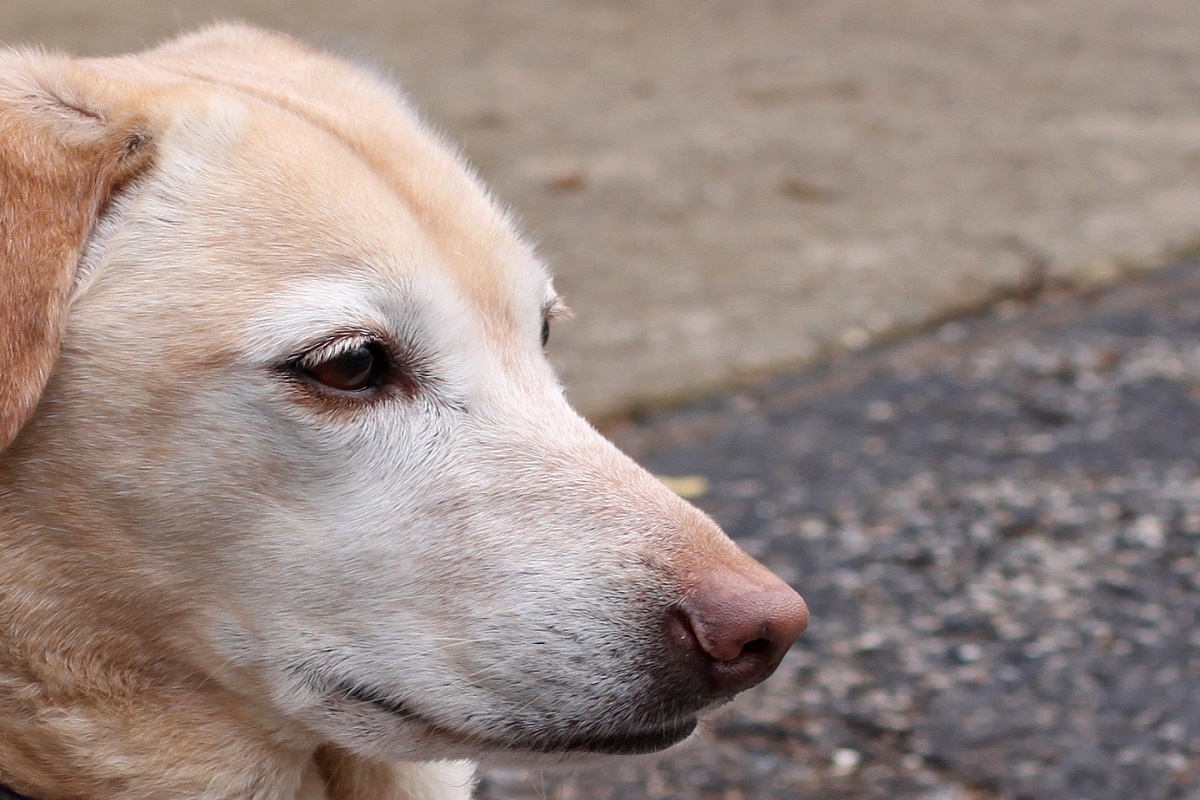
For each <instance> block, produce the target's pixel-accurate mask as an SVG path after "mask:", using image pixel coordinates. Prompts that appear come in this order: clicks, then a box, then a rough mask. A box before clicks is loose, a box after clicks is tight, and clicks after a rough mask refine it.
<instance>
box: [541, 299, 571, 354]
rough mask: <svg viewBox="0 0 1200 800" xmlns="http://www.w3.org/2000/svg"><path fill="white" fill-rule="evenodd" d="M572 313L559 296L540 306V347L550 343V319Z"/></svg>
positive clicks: (560, 317) (563, 317)
mask: <svg viewBox="0 0 1200 800" xmlns="http://www.w3.org/2000/svg"><path fill="white" fill-rule="evenodd" d="M571 315H572V312H571V309H570V308H568V307H567V304H566V303H564V302H563V301H562V298H561V297H556V298H554V299H553V300H551V301H550V302H549V303H547V304H546V305H545V307H543V308H542V331H541V334H542V347H543V348H544V347H545V346H546V345H547V344H549V343H550V321H551V320H554V319H566V318H569V317H570V316H571Z"/></svg>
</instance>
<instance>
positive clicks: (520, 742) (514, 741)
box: [336, 681, 697, 756]
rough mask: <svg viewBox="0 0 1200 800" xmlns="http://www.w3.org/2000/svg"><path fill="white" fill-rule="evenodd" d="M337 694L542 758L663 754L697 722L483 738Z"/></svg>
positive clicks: (350, 691)
mask: <svg viewBox="0 0 1200 800" xmlns="http://www.w3.org/2000/svg"><path fill="white" fill-rule="evenodd" d="M336 688H337V690H338V692H339V693H340V694H341V695H342V696H343V697H345V698H347V699H349V700H356V701H358V702H360V703H366V704H368V705H372V706H375V707H376V708H378V709H380V710H381V711H385V712H387V713H388V715H390V716H393V717H396V718H399V719H401V720H403V721H406V722H416V723H420V724H422V725H425V726H428V727H429V728H431V729H432V730H434V731H436V732H438V733H441V734H443V735H446V736H450V737H451V738H454V739H458V740H461V741H463V742H466V743H470V744H472V745H475V746H479V747H486V748H488V749H495V750H517V751H525V752H534V753H541V754H545V755H564V756H566V755H571V754H573V753H575V754H584V753H592V754H597V755H643V754H646V753H654V752H657V751H659V750H665V749H666V748H668V747H670V746H671V745H674V744H678V743H679V742H681V741H683V740H684V739H686V738H687V737H688V736H690V735H691V733H692V731H694V730H695V729H696V724H697V723H696V719H695V718H690V719H686V720H683V721H681V722H673V723H670V724H667V725H663V726H662V727H660V728H655V729H652V730H649V731H636V732H632V731H631V732H616V733H611V734H588V735H583V736H569V735H567V736H555V735H545V734H542V735H533V736H524V737H522V736H513V737H496V738H493V737H491V736H488V735H486V734H472V733H466V732H462V731H455V730H448V729H446V728H443V727H442V726H440V725H437V724H435V723H433V722H432V721H431V720H429V719H427V718H425V717H423V716H422V715H421V714H419V713H418V712H417V711H415V710H414V709H413V708H412V707H410V706H409V705H407V704H406V703H404V702H403V701H402V700H397V699H396V698H394V697H389V696H388V695H387V694H386V693H385V692H383V691H381V690H379V689H374V688H371V687H369V686H364V685H362V684H357V683H351V682H349V681H343V682H341V683H339V684H338V685H337V687H336Z"/></svg>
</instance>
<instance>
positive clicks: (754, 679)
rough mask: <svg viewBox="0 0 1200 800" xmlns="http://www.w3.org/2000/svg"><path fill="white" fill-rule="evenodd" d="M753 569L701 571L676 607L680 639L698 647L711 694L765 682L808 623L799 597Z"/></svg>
mask: <svg viewBox="0 0 1200 800" xmlns="http://www.w3.org/2000/svg"><path fill="white" fill-rule="evenodd" d="M755 567H758V568H757V569H756V570H754V571H742V570H738V569H733V568H724V569H721V570H719V571H717V572H715V573H711V574H709V575H707V576H706V577H705V579H704V580H703V582H702V583H701V584H700V585H698V586H697V587H695V588H694V589H692V591H690V592H689V593H688V595H687V598H686V599H685V600H684V602H683V603H682V605H681V606H680V608H679V618H678V624H679V625H680V626H682V627H683V628H684V630H683V631H681V632H680V634H681V637H680V638H683V639H685V640H690V644H691V646H692V647H693V649H698V650H699V651H700V660H701V661H702V662H703V664H704V667H703V668H704V669H706V670H707V672H708V677H709V681H710V685H711V687H712V691H713V694H714V695H715V696H717V697H728V696H730V695H734V694H737V693H738V692H740V691H743V690H745V689H749V688H750V687H751V686H754V685H756V684H758V683H760V682H762V681H764V680H766V678H767V677H768V676H769V675H770V674H771V673H772V672H774V671H775V668H776V667H778V666H779V662H780V661H782V660H783V656H784V654H785V653H786V652H787V651H788V648H790V647H791V646H792V645H793V644H794V643H795V641H796V639H798V638H799V637H800V634H801V633H803V632H804V629H805V628H807V627H808V606H806V605H805V603H804V600H803V598H801V597H800V595H799V594H797V593H796V591H795V590H794V589H792V587H790V586H788V585H787V584H786V583H784V582H783V581H781V580H780V579H779V578H777V577H775V576H774V575H773V574H771V573H770V572H768V571H767V570H766V568H764V567H760V566H758V565H757V564H755Z"/></svg>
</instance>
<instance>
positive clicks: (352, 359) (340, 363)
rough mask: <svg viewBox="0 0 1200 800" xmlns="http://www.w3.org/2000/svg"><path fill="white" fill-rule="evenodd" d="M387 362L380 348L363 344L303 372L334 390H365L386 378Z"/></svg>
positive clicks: (304, 369)
mask: <svg viewBox="0 0 1200 800" xmlns="http://www.w3.org/2000/svg"><path fill="white" fill-rule="evenodd" d="M386 363H387V361H386V357H385V356H384V354H383V353H382V352H380V351H379V350H378V348H377V347H375V346H373V345H369V344H361V345H359V346H358V347H355V348H352V349H350V350H347V351H345V352H343V353H339V354H337V355H336V356H334V357H332V358H329V359H327V360H325V361H322V362H320V363H319V364H314V365H313V366H311V367H305V368H303V369H302V370H301V371H302V372H303V373H304V374H305V375H307V376H308V377H310V378H312V379H313V380H314V381H316V382H317V383H319V384H321V385H322V386H327V387H329V388H330V389H336V390H338V391H339V392H361V391H365V390H367V389H371V388H374V387H376V386H378V385H379V384H380V383H381V382H382V381H383V373H384V368H385V365H386Z"/></svg>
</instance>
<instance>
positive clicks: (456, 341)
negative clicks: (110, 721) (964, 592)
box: [0, 27, 807, 758]
mask: <svg viewBox="0 0 1200 800" xmlns="http://www.w3.org/2000/svg"><path fill="white" fill-rule="evenodd" d="M0 110H2V112H3V113H2V114H0V180H3V181H4V183H3V185H2V186H0V214H2V217H0V219H2V220H3V225H4V227H3V230H2V235H0V247H4V248H5V249H4V251H2V256H0V270H2V272H0V295H2V296H3V298H4V305H3V307H2V309H0V326H2V327H3V331H4V339H3V346H2V347H0V389H2V391H3V394H2V395H0V447H5V446H7V449H6V451H5V452H4V453H3V455H2V456H0V487H3V494H4V500H3V502H4V503H5V504H6V505H5V509H4V510H5V513H6V514H7V516H6V517H4V519H8V520H10V521H11V520H14V519H17V518H19V519H20V525H21V526H22V527H21V530H22V531H26V532H28V531H37V532H40V533H39V535H41V536H42V537H43V539H44V542H43V544H37V543H36V542H35V543H34V544H28V543H26V544H23V545H22V548H23V549H22V550H21V552H30V551H36V552H37V558H39V559H41V560H40V561H39V563H47V562H54V563H56V564H59V565H60V568H61V569H64V570H68V573H69V574H67V575H65V576H61V575H60V576H59V579H58V580H57V581H56V582H55V586H54V587H53V589H51V588H50V587H46V591H53V593H54V596H55V603H56V604H57V606H56V607H57V608H58V609H59V612H58V615H57V617H56V619H57V620H58V621H59V626H60V628H61V630H62V631H65V633H63V634H62V635H61V636H60V639H58V640H55V641H56V642H57V644H56V645H55V646H57V647H63V648H69V647H71V646H76V645H71V644H69V643H68V642H86V646H87V647H90V648H91V649H90V650H89V651H88V653H87V655H86V659H87V660H88V661H89V663H96V664H99V665H100V666H99V667H97V669H98V670H100V671H102V670H103V662H104V659H105V658H106V657H108V656H107V654H110V653H111V652H114V651H117V650H120V649H121V648H130V647H135V646H136V647H139V648H141V649H143V650H147V651H150V652H153V654H154V661H155V664H156V665H157V667H158V668H160V669H164V666H163V665H168V666H170V665H177V666H178V674H180V675H199V676H202V677H203V682H204V684H205V685H209V686H214V687H221V689H222V690H223V691H226V692H230V693H232V694H234V695H235V696H237V697H241V698H244V699H245V702H246V703H247V704H250V705H253V706H254V708H255V709H256V716H257V717H258V718H260V719H262V720H263V723H262V724H263V726H264V728H270V729H271V730H273V731H278V732H281V733H280V735H287V736H291V737H294V738H295V737H299V738H305V737H308V738H309V739H311V740H312V741H314V742H316V743H326V742H327V743H335V744H337V745H339V746H341V747H343V748H346V749H347V750H350V751H353V752H357V753H361V754H364V755H368V756H377V757H386V758H433V757H437V758H445V757H458V756H464V757H503V756H508V757H520V756H530V757H548V756H549V757H559V756H562V757H567V756H570V755H573V754H580V753H624V752H644V751H650V750H655V749H660V748H662V747H665V746H668V745H670V744H672V743H674V742H676V741H679V740H681V739H682V738H685V737H686V736H687V735H688V734H689V733H690V732H691V731H692V729H693V728H694V726H695V724H696V718H697V715H698V714H701V713H702V712H703V711H704V710H706V709H707V708H710V707H712V706H713V705H715V704H718V703H720V702H722V701H724V700H725V699H727V698H728V697H730V696H732V695H733V694H735V693H737V692H738V691H741V690H742V689H745V688H747V687H749V686H751V685H753V684H755V683H757V682H758V681H760V680H762V679H763V678H764V677H766V675H768V674H769V673H770V672H771V671H772V670H773V669H774V668H775V666H776V665H777V664H778V662H779V659H780V658H781V657H782V655H783V652H784V651H785V650H786V649H787V648H788V647H789V646H790V645H791V643H792V642H793V641H794V639H795V638H796V637H797V636H798V635H799V634H800V632H801V631H802V629H803V628H804V626H805V624H806V620H807V613H806V611H805V609H804V605H803V602H802V601H801V600H800V598H799V596H798V595H796V594H795V592H793V591H792V590H791V589H790V588H789V587H787V586H786V585H784V584H783V583H782V582H780V581H779V580H778V579H776V578H774V577H773V576H771V575H770V574H769V573H768V572H767V571H766V570H765V569H764V568H763V567H761V566H760V565H758V564H757V563H756V562H754V561H753V560H752V559H750V558H749V557H748V556H746V555H744V554H743V553H741V552H740V551H739V550H738V549H737V548H736V546H735V545H734V544H733V543H732V542H731V541H730V540H729V539H728V538H726V537H725V535H724V534H723V533H722V532H721V531H720V530H719V529H718V528H717V527H716V526H715V525H714V524H713V523H712V522H711V521H710V520H709V519H708V518H706V517H705V516H704V515H702V514H701V513H700V512H698V511H697V510H695V509H694V508H692V507H691V506H690V505H688V504H686V503H685V502H683V501H682V500H680V499H679V498H678V497H676V496H675V495H673V494H672V493H671V492H670V491H668V490H667V489H666V488H665V487H664V486H662V485H661V484H660V483H659V482H658V481H657V480H655V479H654V478H653V477H652V476H650V475H648V474H647V473H646V472H644V471H643V470H641V469H640V468H639V467H637V466H636V465H635V464H633V463H632V462H631V461H630V460H629V459H627V458H626V457H625V456H623V455H622V454H621V453H619V452H618V451H617V450H616V449H615V448H614V447H612V446H611V445H610V444H608V443H607V442H606V441H605V440H604V439H603V438H601V437H600V436H599V435H598V434H597V433H596V432H595V431H594V430H593V429H592V428H591V427H590V426H589V425H588V424H587V423H586V422H584V421H583V420H582V419H581V418H580V417H578V416H577V415H576V414H575V412H574V411H572V409H571V408H570V407H569V406H568V404H567V402H566V401H565V399H564V397H563V392H562V389H561V387H560V385H559V383H558V381H557V379H556V378H555V375H554V373H553V371H552V369H551V367H550V366H549V364H548V362H547V360H546V358H545V355H544V352H543V345H544V336H545V331H546V328H547V325H548V324H549V323H550V321H551V318H552V317H554V316H555V315H556V314H557V313H558V309H559V308H560V307H561V304H560V302H559V300H558V298H557V296H556V295H555V293H554V290H553V289H552V287H551V282H550V279H549V277H548V274H547V271H546V269H545V268H544V267H543V266H542V264H541V263H540V262H539V261H538V259H537V258H536V256H535V255H534V253H533V252H532V251H531V249H530V248H529V247H528V246H527V245H526V244H524V243H523V242H522V241H521V239H520V238H519V237H517V236H516V235H515V234H514V229H513V225H512V223H511V222H510V220H509V219H508V218H507V217H506V216H505V215H504V214H503V213H502V212H501V211H499V210H498V209H497V207H496V205H495V203H493V202H492V201H491V200H490V199H489V197H488V196H487V194H486V192H485V191H484V190H483V189H482V188H481V187H480V185H479V184H478V183H477V181H476V180H475V179H474V178H473V177H472V176H471V175H470V173H469V172H468V171H467V170H465V169H464V167H463V166H462V164H461V163H460V162H459V160H458V159H457V158H456V157H455V156H454V155H453V154H452V153H451V152H449V150H448V148H447V147H446V146H445V145H443V144H442V143H441V142H440V141H438V140H437V138H436V137H435V136H432V135H431V134H430V133H429V132H428V131H427V130H426V129H425V128H424V127H423V126H422V125H421V124H420V123H419V122H418V121H416V119H415V117H414V115H413V114H412V112H411V111H410V110H409V109H408V108H407V107H406V105H405V103H404V102H403V101H402V100H401V99H400V98H399V97H398V96H397V95H396V94H395V93H394V92H393V91H392V90H391V89H390V88H388V87H387V86H386V85H385V84H383V83H382V82H380V81H378V80H377V79H375V78H374V77H372V76H371V75H369V74H367V73H365V72H363V71H361V70H359V69H358V68H356V67H353V66H350V65H348V64H346V63H343V62H341V61H338V60H335V59H331V58H328V57H326V56H323V55H320V54H318V53H315V52H312V51H310V50H308V49H306V48H304V47H302V46H300V45H298V44H296V43H293V42H291V41H288V40H284V39H282V38H279V37H275V36H269V35H266V34H262V33H259V32H255V31H251V30H248V29H242V28H236V27H222V28H217V29H214V30H210V31H207V32H205V33H202V34H198V35H196V36H193V37H188V38H184V39H182V40H179V41H177V42H174V43H171V44H168V45H166V46H164V47H162V48H160V49H158V50H154V51H150V52H149V53H147V54H143V55H141V56H136V57H127V58H121V59H106V60H94V61H70V60H66V59H59V58H54V57H48V56H42V55H29V54H24V55H21V54H10V55H6V56H4V57H3V60H0ZM14 524H15V523H14ZM47 531H52V532H53V534H49V533H46V532H47ZM39 547H41V548H43V549H42V550H38V548H39ZM64 551H67V552H69V561H70V563H69V564H66V562H65V560H64V559H66V556H64ZM13 552H15V550H14V551H13ZM3 557H5V558H8V559H10V560H11V559H14V558H17V557H18V556H15V555H13V554H12V553H11V552H10V553H9V554H8V555H5V556H3ZM9 571H10V573H11V571H12V570H11V569H10V570H9ZM36 588H37V587H33V588H30V587H26V588H25V591H26V592H29V591H33V590H34V589H36ZM14 613H26V612H25V611H22V610H21V608H16V609H15V610H14ZM71 626H75V627H76V629H78V630H79V631H87V634H86V635H81V634H77V635H75V636H74V638H71V637H70V636H68V634H69V633H70V632H71V630H72V627H71ZM45 635H47V636H50V634H49V633H47V634H45ZM131 643H132V644H131ZM47 646H48V645H47ZM77 646H78V647H80V648H83V647H84V646H85V645H84V644H79V645H77ZM80 657H81V658H84V656H83V655H81V656H80ZM167 671H168V672H169V671H170V670H169V669H168V670H167Z"/></svg>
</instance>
